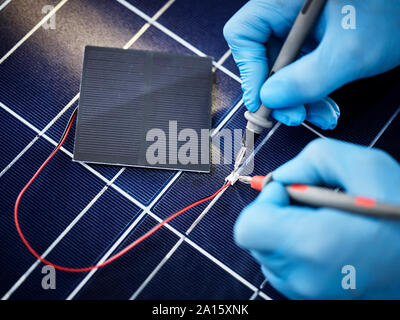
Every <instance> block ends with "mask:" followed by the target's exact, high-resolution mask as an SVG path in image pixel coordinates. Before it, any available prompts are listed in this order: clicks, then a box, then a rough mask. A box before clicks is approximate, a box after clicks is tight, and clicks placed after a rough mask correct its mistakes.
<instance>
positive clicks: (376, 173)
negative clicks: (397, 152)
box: [273, 138, 400, 200]
mask: <svg viewBox="0 0 400 320" xmlns="http://www.w3.org/2000/svg"><path fill="white" fill-rule="evenodd" d="M399 172H400V170H399V164H398V163H397V162H396V161H395V160H394V159H393V158H392V157H390V156H389V155H388V154H386V153H385V152H383V151H380V150H377V149H369V148H367V147H363V146H359V145H355V144H351V143H348V142H343V141H339V140H334V139H321V138H319V139H315V140H314V141H312V142H310V143H309V144H308V145H307V146H306V147H305V148H304V149H303V150H302V151H301V152H300V154H298V155H297V156H296V157H295V158H293V159H292V160H290V161H288V162H287V163H285V164H284V165H282V166H281V167H279V168H278V169H276V170H275V171H274V173H273V178H274V180H275V181H278V182H280V183H282V184H285V185H287V184H293V183H302V184H310V185H329V186H332V187H340V188H343V189H344V190H346V191H347V192H349V193H353V194H355V195H363V196H368V197H375V198H377V199H380V198H381V199H382V200H383V199H386V198H387V195H389V194H391V193H392V191H391V190H390V189H387V188H385V185H386V184H388V185H390V184H391V183H392V184H394V185H396V184H399V183H400V176H399V174H398V173H399ZM377 181H385V184H383V183H381V184H377Z"/></svg>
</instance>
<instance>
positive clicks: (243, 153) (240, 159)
mask: <svg viewBox="0 0 400 320" xmlns="http://www.w3.org/2000/svg"><path fill="white" fill-rule="evenodd" d="M246 152H247V148H246V146H245V145H242V147H241V148H240V150H239V152H238V154H237V156H236V160H235V165H234V169H233V171H235V172H236V171H237V170H238V169H239V167H240V165H241V164H242V163H243V161H244V157H245V156H246Z"/></svg>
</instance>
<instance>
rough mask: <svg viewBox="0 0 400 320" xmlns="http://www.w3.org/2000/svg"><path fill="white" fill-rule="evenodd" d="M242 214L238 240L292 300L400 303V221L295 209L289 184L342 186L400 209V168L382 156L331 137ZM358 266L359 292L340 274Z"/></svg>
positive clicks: (279, 173) (279, 174) (283, 171)
mask: <svg viewBox="0 0 400 320" xmlns="http://www.w3.org/2000/svg"><path fill="white" fill-rule="evenodd" d="M273 178H274V180H275V182H272V183H270V184H269V185H268V186H267V187H266V188H265V189H264V190H263V191H262V192H261V194H260V195H259V197H258V198H257V199H256V200H255V201H254V202H253V203H252V204H251V205H250V206H248V207H247V208H246V209H245V210H244V211H243V212H242V213H241V215H240V216H239V218H238V221H237V223H236V225H235V229H234V235H235V240H236V242H237V243H238V244H239V245H240V246H241V247H243V248H246V249H248V250H250V251H251V253H252V254H253V256H254V257H255V258H256V259H257V260H258V261H259V263H260V264H261V265H262V270H263V273H264V275H265V276H266V278H267V279H268V280H269V281H270V283H271V284H272V286H274V287H275V288H276V289H278V290H279V291H280V292H282V293H283V294H284V295H286V296H287V297H289V298H294V299H305V298H309V299H347V298H359V299H361V298H362V299H399V298H400V271H399V270H400V254H399V252H400V222H399V221H394V220H388V219H379V218H373V217H367V216H362V215H357V214H354V213H349V212H344V211H341V210H335V209H329V208H309V207H305V206H294V205H290V203H289V198H288V195H287V193H286V190H285V188H284V185H286V184H293V183H301V184H310V185H328V186H331V187H341V188H342V189H343V190H344V191H346V192H347V193H350V194H354V195H361V196H366V197H372V198H376V199H377V200H379V201H383V202H388V203H394V204H399V203H400V197H399V190H400V165H399V164H398V163H397V162H396V161H395V160H394V159H393V158H391V157H390V156H389V155H388V154H386V153H384V152H383V151H380V150H374V149H368V148H365V147H361V146H357V145H353V144H350V143H346V142H340V141H337V140H331V139H317V140H315V141H313V142H311V143H310V144H309V145H308V146H307V147H306V148H305V149H304V150H303V151H302V152H301V153H300V154H299V155H298V156H297V157H295V158H294V159H292V160H291V161H289V162H288V163H286V164H284V165H283V166H281V167H280V168H278V169H277V170H276V171H275V172H274V174H273ZM347 265H351V266H353V267H354V269H355V271H356V273H355V276H356V278H355V284H356V288H355V289H354V290H351V289H348V290H346V289H345V288H343V287H342V280H343V277H344V276H345V275H344V274H343V273H342V268H343V267H345V266H347Z"/></svg>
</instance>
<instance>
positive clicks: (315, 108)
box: [224, 0, 400, 129]
mask: <svg viewBox="0 0 400 320" xmlns="http://www.w3.org/2000/svg"><path fill="white" fill-rule="evenodd" d="M303 4H304V0H291V1H281V0H252V1H249V2H248V3H247V4H246V5H245V6H243V7H242V8H241V9H240V10H239V11H238V12H237V13H236V14H235V15H234V16H233V17H232V18H231V19H230V20H229V21H228V22H227V23H226V25H225V27H224V36H225V38H226V40H227V42H228V45H229V47H230V48H231V51H232V55H233V57H234V59H235V61H236V63H237V65H238V67H239V70H240V75H241V78H242V89H243V93H244V94H243V99H244V103H245V105H246V107H247V108H248V109H249V110H250V111H253V112H254V111H256V110H257V109H258V107H259V106H260V104H261V102H262V103H263V104H264V105H266V106H268V107H269V108H272V109H274V111H273V113H272V116H273V117H274V118H276V119H277V120H278V121H281V122H282V123H284V124H287V125H298V124H300V123H301V122H302V121H303V120H305V119H306V120H308V121H310V122H312V123H314V124H315V125H317V126H318V127H320V128H323V129H332V128H334V127H335V126H336V123H337V120H338V117H339V110H338V108H337V106H336V105H334V104H333V105H332V104H330V103H329V102H330V101H324V100H322V101H320V102H318V103H317V104H314V102H316V101H318V100H321V99H322V98H323V97H325V96H326V95H328V94H330V93H331V92H332V91H334V90H335V89H338V88H339V87H341V86H343V85H344V84H346V83H348V82H351V81H353V80H356V79H360V78H364V77H369V76H373V75H376V74H379V73H382V72H385V71H387V70H390V69H392V68H394V67H396V66H398V65H399V64H400V42H399V41H398V39H400V19H399V18H398V17H399V16H400V2H399V1H376V0H354V1H352V2H351V4H352V5H353V6H354V7H355V9H356V29H355V30H353V29H344V28H343V27H342V19H343V17H344V15H343V14H342V9H343V7H344V6H345V5H348V1H344V0H335V1H327V4H326V6H325V9H324V11H323V14H322V16H321V18H320V19H319V22H318V23H317V25H316V26H315V29H314V32H313V34H312V37H311V39H310V40H309V41H308V42H307V43H306V45H305V53H306V54H305V55H303V56H302V57H301V58H300V59H299V60H298V61H296V62H294V63H292V64H291V65H289V66H287V67H285V68H283V69H282V70H280V71H278V72H277V73H275V74H274V75H273V76H271V77H270V78H269V79H268V80H266V78H267V75H268V71H269V66H268V64H269V62H270V61H269V60H272V59H273V57H274V56H276V55H277V53H278V52H279V48H277V46H278V47H279V45H280V44H282V43H283V41H284V39H285V38H286V36H287V34H288V32H289V30H290V28H291V26H292V25H293V23H294V20H295V18H296V16H297V14H298V12H299V10H300V9H301V6H302V5H303ZM371 39H373V45H372V44H371V41H372V40H371ZM267 57H268V58H269V60H268V58H267ZM305 104H306V106H304V105H305Z"/></svg>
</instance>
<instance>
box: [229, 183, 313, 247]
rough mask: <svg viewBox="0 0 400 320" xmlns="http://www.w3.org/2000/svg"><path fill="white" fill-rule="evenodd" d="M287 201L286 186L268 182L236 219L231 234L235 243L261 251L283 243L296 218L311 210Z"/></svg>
mask: <svg viewBox="0 0 400 320" xmlns="http://www.w3.org/2000/svg"><path fill="white" fill-rule="evenodd" d="M288 204H289V198H288V195H287V193H286V190H285V188H284V187H283V186H282V185H281V184H279V183H276V182H272V183H270V184H269V185H268V186H267V187H266V188H264V190H263V191H262V192H261V194H260V196H259V197H258V198H257V199H256V200H255V201H254V202H253V203H252V204H250V205H249V206H248V207H247V208H245V209H244V210H243V212H242V213H241V214H240V216H239V218H238V219H237V221H236V224H235V227H234V237H235V241H236V242H237V243H238V245H239V246H241V247H243V248H246V249H252V250H259V251H262V252H264V253H267V252H270V251H274V250H277V249H279V248H282V247H284V246H285V243H286V241H288V239H289V235H290V234H291V233H293V231H294V230H295V229H296V228H297V227H298V221H299V219H303V218H304V217H305V216H306V215H309V214H310V213H311V212H312V211H313V209H309V208H300V207H289V206H287V205H288Z"/></svg>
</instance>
